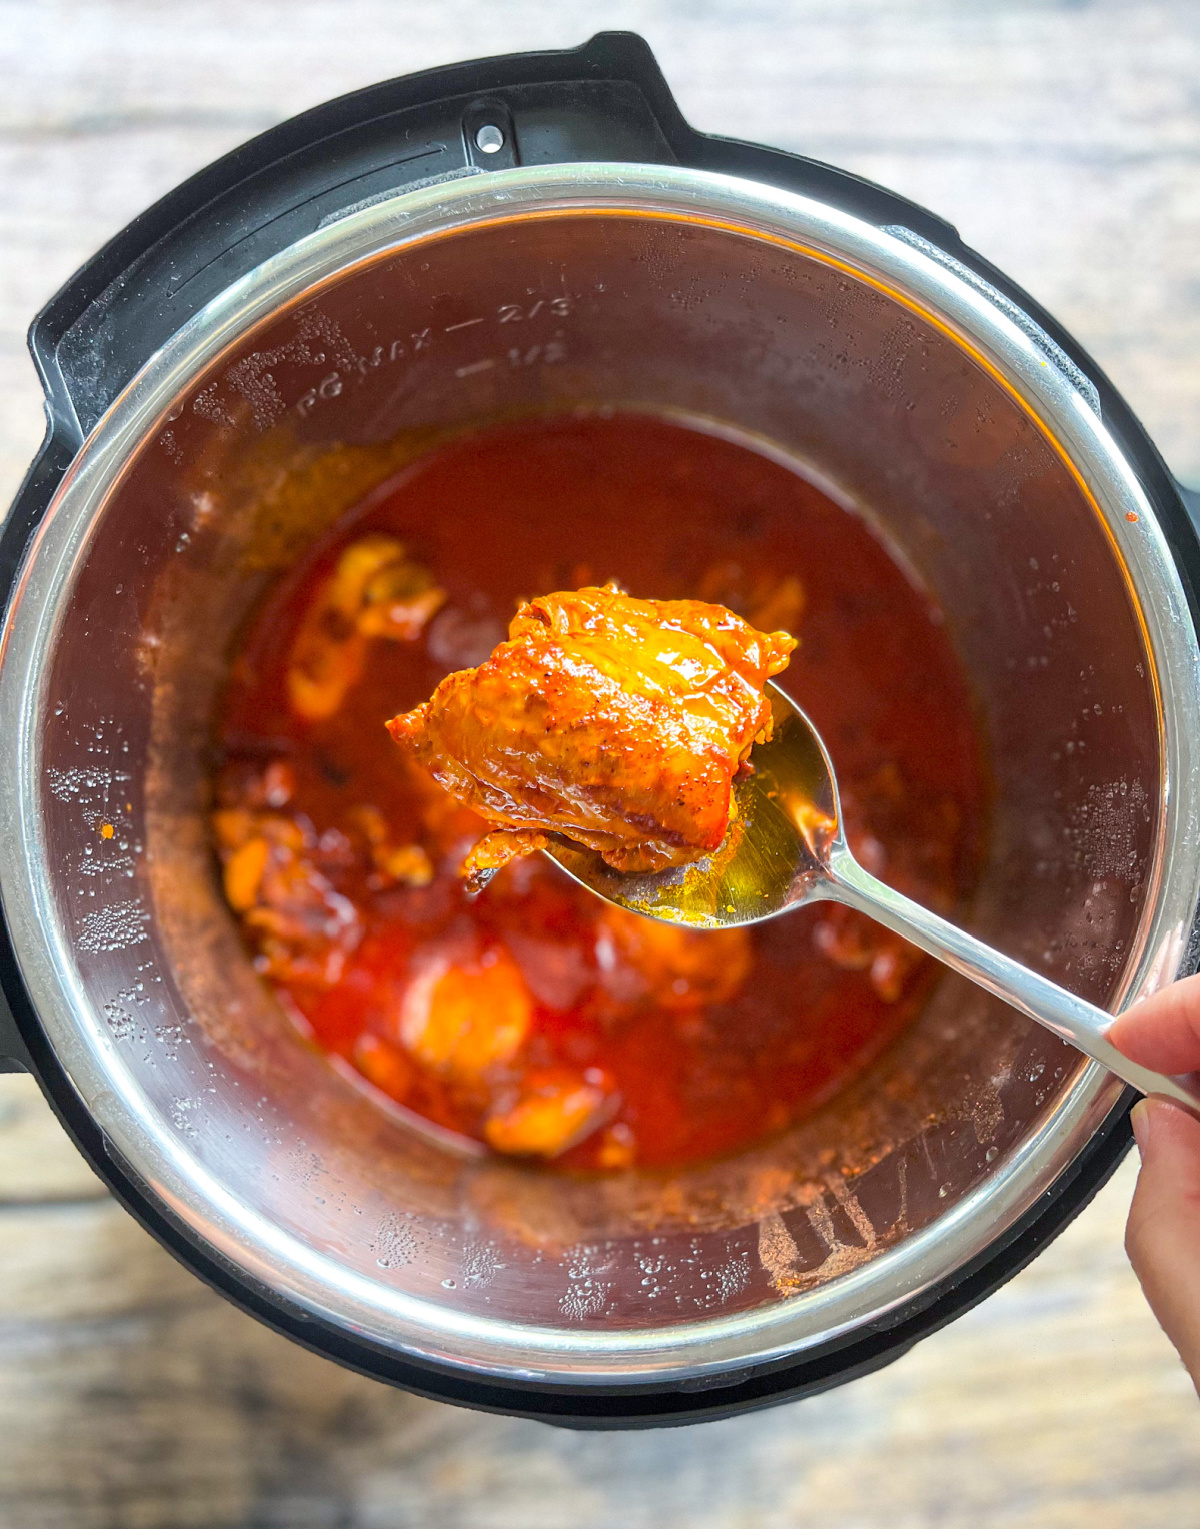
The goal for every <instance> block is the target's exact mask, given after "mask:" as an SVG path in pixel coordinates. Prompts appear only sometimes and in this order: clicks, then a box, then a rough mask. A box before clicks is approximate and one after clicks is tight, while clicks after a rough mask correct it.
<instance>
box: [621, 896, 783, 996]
mask: <svg viewBox="0 0 1200 1529" xmlns="http://www.w3.org/2000/svg"><path fill="white" fill-rule="evenodd" d="M753 962H754V946H753V942H752V941H751V938H750V931H749V930H748V929H703V930H700V929H686V928H684V927H683V926H682V925H680V924H665V923H661V922H660V921H659V920H657V919H649V918H642V917H641V916H640V915H639V914H637V913H629V912H627V911H626V910H625V909H624V908H618V907H616V906H614V905H612V904H610V905H609V906H608V907H606V908H605V909H604V911H603V913H602V914H601V915H600V918H599V920H598V921H597V924H596V965H597V966H598V967H599V969H600V983H601V986H602V987H603V988H604V990H605V991H606V992H607V993H608V994H609V996H610V997H612V998H614V999H615V1000H616V1001H617V1002H618V1003H646V1002H650V1003H653V1004H655V1005H656V1006H657V1007H658V1008H661V1009H671V1010H678V1009H689V1008H703V1007H704V1006H705V1005H706V1004H710V1003H728V1002H729V1001H730V999H732V998H734V997H736V995H737V992H738V990H739V989H740V987H741V985H742V983H743V982H744V981H745V980H746V978H747V976H749V974H750V968H751V966H752V965H753Z"/></svg>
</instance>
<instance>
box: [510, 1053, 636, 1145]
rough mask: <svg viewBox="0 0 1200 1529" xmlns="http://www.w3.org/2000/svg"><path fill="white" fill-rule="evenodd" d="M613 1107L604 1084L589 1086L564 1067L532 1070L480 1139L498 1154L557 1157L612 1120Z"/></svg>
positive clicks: (592, 1083) (598, 1083) (596, 1083)
mask: <svg viewBox="0 0 1200 1529" xmlns="http://www.w3.org/2000/svg"><path fill="white" fill-rule="evenodd" d="M617 1102H618V1101H617V1100H616V1098H615V1096H614V1095H613V1094H612V1093H611V1091H610V1090H608V1089H606V1088H605V1087H604V1086H603V1080H601V1081H598V1082H592V1081H591V1080H590V1079H589V1078H588V1077H585V1076H581V1075H580V1074H579V1073H577V1072H573V1071H572V1070H570V1069H569V1068H565V1067H547V1068H541V1069H538V1068H531V1069H530V1070H529V1071H528V1072H527V1073H526V1074H525V1076H524V1077H523V1078H522V1080H521V1085H520V1089H519V1092H518V1094H517V1097H516V1099H515V1100H514V1101H513V1102H512V1103H507V1101H506V1103H507V1107H502V1108H500V1109H498V1110H493V1112H492V1114H491V1115H489V1116H488V1118H487V1120H485V1121H484V1125H483V1134H484V1136H485V1138H486V1139H487V1143H488V1145H489V1146H490V1147H492V1148H493V1149H494V1150H495V1151H497V1152H507V1153H511V1154H512V1155H514V1156H521V1157H557V1156H558V1155H559V1153H560V1152H565V1151H566V1149H567V1148H568V1147H573V1146H574V1145H575V1143H576V1142H577V1141H582V1140H583V1138H584V1137H585V1136H589V1135H590V1134H591V1133H592V1132H593V1131H594V1130H595V1129H596V1127H597V1126H598V1125H600V1124H601V1122H602V1121H603V1120H604V1119H605V1118H606V1117H608V1118H611V1111H612V1107H613V1105H615V1104H616V1103H617ZM630 1160H632V1153H631V1154H630Z"/></svg>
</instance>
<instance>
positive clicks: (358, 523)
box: [214, 413, 985, 1169]
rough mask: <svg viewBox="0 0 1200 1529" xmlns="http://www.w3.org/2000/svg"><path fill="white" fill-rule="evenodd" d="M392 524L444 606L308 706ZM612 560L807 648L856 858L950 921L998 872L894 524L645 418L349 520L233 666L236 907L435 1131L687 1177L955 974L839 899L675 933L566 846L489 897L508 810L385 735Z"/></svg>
mask: <svg viewBox="0 0 1200 1529" xmlns="http://www.w3.org/2000/svg"><path fill="white" fill-rule="evenodd" d="M368 537H374V538H376V544H378V543H379V539H380V538H386V537H391V538H393V539H394V540H395V543H396V545H397V546H400V545H401V544H402V550H403V556H404V559H405V560H406V561H405V563H404V565H403V566H400V565H396V564H394V565H393V568H392V582H393V585H394V586H395V585H396V578H397V575H396V569H397V567H399V569H400V571H399V582H400V584H404V583H405V581H406V580H407V583H408V585H409V586H411V587H412V588H414V589H416V590H417V591H418V592H419V595H420V604H421V610H420V615H419V618H418V619H414V620H412V621H411V622H409V623H408V625H405V624H404V623H401V625H400V627H395V628H394V629H393V630H392V632H391V635H390V636H387V635H384V636H378V635H374V636H372V637H371V638H370V639H369V640H366V641H364V642H362V643H360V644H359V647H358V648H357V649H356V650H355V653H356V657H355V659H354V663H353V665H351V670H348V671H347V673H348V674H350V678H349V681H348V682H346V683H344V684H343V685H342V688H340V689H339V688H337V687H335V690H336V694H335V695H334V698H333V703H327V702H322V703H320V704H319V705H317V706H310V707H309V708H308V709H309V713H310V714H309V715H304V714H302V711H298V710H297V706H296V696H297V693H298V692H297V690H296V686H295V676H294V673H293V676H292V684H291V686H289V668H293V669H294V664H295V662H296V653H297V651H298V648H297V644H298V642H299V641H300V638H299V636H298V634H300V633H301V632H302V630H309V631H311V628H312V612H313V611H314V609H315V608H316V605H317V604H319V602H320V600H321V599H322V598H324V599H325V600H326V602H328V598H329V597H328V590H329V588H330V581H331V579H332V578H333V575H334V572H335V571H336V570H337V569H338V568H344V567H345V566H346V562H345V559H344V555H345V553H346V550H347V549H348V548H351V547H354V546H357V545H362V544H363V542H364V538H368ZM610 578H612V579H616V580H617V581H618V582H619V583H620V584H621V586H622V587H623V588H625V589H627V590H629V591H630V592H631V593H632V594H634V595H638V596H644V597H647V598H651V597H652V598H658V599H678V598H685V597H698V598H703V599H708V600H714V601H717V602H719V603H722V604H725V605H728V606H730V607H731V608H733V609H734V610H736V611H738V613H739V614H741V615H744V616H745V617H746V618H747V619H748V620H750V621H751V622H752V623H754V624H755V625H757V626H759V627H760V628H766V629H772V628H776V627H783V628H786V629H787V630H790V631H791V632H793V634H794V635H795V636H797V637H798V638H799V639H800V646H799V649H798V651H797V652H796V654H795V655H794V657H793V659H792V662H791V666H790V668H788V669H787V670H786V671H785V673H784V674H783V675H782V677H781V683H782V684H783V685H784V687H785V688H786V689H787V690H788V691H789V692H790V693H792V694H793V695H794V696H795V697H796V698H797V699H798V700H799V701H801V703H802V704H803V705H804V706H805V708H806V709H807V711H808V712H809V714H810V715H811V716H812V718H813V720H814V721H815V723H816V724H817V726H818V728H819V729H820V730H821V733H822V735H823V736H824V738H825V740H826V742H827V744H828V746H829V749H830V752H831V754H832V757H833V760H834V763H835V766H836V768H837V771H838V777H839V781H840V783H841V786H842V794H843V802H844V807H845V814H846V820H847V828H848V832H849V835H850V839H851V842H852V844H853V846H854V847H855V849H856V851H857V852H858V854H859V855H860V857H861V858H862V860H863V861H864V863H865V864H867V865H868V866H869V867H870V868H871V869H872V870H874V871H876V873H877V874H880V875H882V876H883V877H884V878H885V879H886V880H888V881H889V882H891V883H892V884H893V885H895V886H896V887H898V888H900V889H901V890H903V891H906V892H908V893H910V894H911V895H913V896H916V897H918V898H920V899H922V900H924V901H926V902H927V903H929V904H930V905H931V906H934V907H938V908H942V909H945V910H949V909H951V908H953V906H954V904H955V903H956V901H957V900H958V899H959V898H961V897H962V896H963V895H964V894H965V893H967V892H968V891H969V890H970V886H971V883H972V879H973V875H974V871H975V867H976V864H977V860H978V856H979V851H980V843H981V834H982V824H983V809H984V794H985V793H984V776H983V770H982V765H981V755H980V748H979V742H978V738H977V735H976V731H975V726H974V722H973V715H972V708H971V705H970V700H969V696H968V693H967V689H966V685H965V683H964V679H963V676H962V674H961V672H960V670H959V668H958V666H957V663H956V661H955V657H954V654H953V651H952V649H951V646H950V643H949V641H948V639H947V636H946V634H945V632H944V630H943V628H942V625H941V621H940V615H939V613H938V611H937V610H936V609H935V608H934V607H933V606H932V605H931V603H930V601H929V599H928V597H927V596H926V595H925V594H923V593H921V592H920V591H918V589H917V588H916V587H914V585H913V584H912V583H911V582H910V580H909V578H908V577H907V576H906V574H905V573H904V572H903V571H902V569H901V568H900V566H899V565H898V563H897V562H896V561H895V560H894V559H893V557H892V556H891V555H890V554H889V553H888V551H887V550H886V548H885V546H884V545H883V543H882V542H881V541H880V540H879V539H878V537H877V536H876V535H875V534H874V533H873V532H872V531H871V529H870V528H869V526H868V525H867V524H866V522H865V521H863V520H862V519H861V518H859V517H858V516H856V515H854V514H852V513H849V512H848V511H846V510H845V509H843V508H841V507H840V506H838V505H836V504H835V503H833V502H832V501H831V500H830V499H829V498H828V497H827V496H826V495H824V494H823V493H821V492H820V491H819V490H818V489H816V488H815V487H813V486H812V485H811V484H809V483H808V482H806V481H805V480H803V479H802V478H800V477H799V476H797V475H796V474H795V473H793V472H792V471H790V470H789V469H788V468H786V467H784V466H782V465H780V464H779V463H777V462H775V461H773V460H771V459H769V458H767V457H765V456H763V455H760V454H759V453H757V452H755V451H753V450H750V449H748V448H747V447H745V446H743V445H740V444H735V443H733V442H731V441H729V440H726V439H723V438H720V437H717V436H713V435H708V434H704V433H701V432H699V431H697V430H692V429H689V428H685V427H683V426H681V425H679V424H674V423H668V422H666V421H663V420H659V419H655V418H651V417H647V416H642V415H636V414H619V413H618V414H614V415H612V416H610V417H598V416H596V417H588V418H570V419H563V418H560V419H552V420H541V421H536V422H529V423H524V424H519V425H509V426H503V427H498V428H495V429H493V430H490V431H488V432H486V433H483V434H479V435H475V436H472V437H468V438H464V439H460V440H458V441H456V442H454V443H452V444H449V445H446V446H443V447H441V448H439V449H438V450H435V451H433V452H432V453H430V454H429V455H428V456H426V457H424V458H422V459H421V460H419V461H418V462H416V463H415V464H413V465H412V466H411V467H410V468H408V469H407V470H406V471H405V472H404V473H402V474H401V475H400V476H399V477H398V478H396V479H395V480H393V481H392V482H391V483H390V484H387V485H385V486H384V487H383V488H382V489H381V490H379V491H377V492H376V493H375V494H373V495H372V496H371V497H370V498H369V500H368V501H367V502H366V503H364V504H363V505H361V506H360V507H359V508H358V509H357V510H355V511H353V512H352V513H351V514H349V515H348V516H346V517H345V518H344V519H343V520H342V522H341V523H340V525H339V526H338V527H337V528H336V529H335V530H334V532H333V533H331V534H330V535H329V536H327V537H326V538H324V539H323V540H322V542H321V543H320V544H319V545H318V546H317V547H316V548H315V549H314V550H313V552H312V553H311V554H310V556H309V557H308V558H307V559H306V560H304V561H303V562H302V563H301V564H300V565H299V566H297V567H296V568H294V569H293V570H292V571H291V573H290V574H289V575H288V576H287V577H285V579H284V580H283V581H281V583H280V584H279V586H278V587H277V588H276V589H275V590H274V591H273V592H272V593H271V594H270V595H269V597H268V598H267V599H266V601H265V602H264V604H263V606H262V608H261V610H260V611H259V612H258V614H257V616H256V619H255V621H254V623H253V625H252V628H251V630H250V631H249V634H248V636H247V638H246V640H245V642H244V645H243V647H242V649H241V651H240V652H239V654H238V656H237V659H236V661H235V665H234V670H233V676H232V679H231V683H230V686H229V690H228V694H227V698H226V702H225V706H224V711H223V715H222V717H221V721H220V727H219V742H220V746H221V755H222V764H221V767H220V771H219V776H218V784H217V794H218V811H217V812H216V814H215V815H214V822H215V825H216V830H217V840H218V848H219V851H220V853H221V856H222V860H223V862H224V866H225V884H226V889H227V893H228V895H229V897H230V901H231V903H232V904H233V905H234V907H235V909H236V910H237V911H238V912H239V913H240V915H241V917H242V920H243V926H244V930H245V934H246V938H247V940H248V942H249V943H250V946H251V948H252V950H253V951H254V953H255V959H256V963H257V965H258V967H259V969H260V971H262V972H263V974H264V976H265V977H266V978H267V980H269V981H270V982H271V983H272V984H273V986H274V987H275V989H276V991H277V992H278V993H279V995H280V996H281V998H282V999H283V1001H284V1002H285V1005H286V1006H287V1007H288V1009H289V1011H290V1012H291V1013H292V1014H293V1016H294V1017H295V1019H296V1021H297V1023H299V1024H300V1025H301V1026H302V1027H303V1028H304V1029H305V1030H306V1031H307V1032H308V1033H310V1034H311V1037H312V1039H313V1041H314V1042H315V1043H316V1044H317V1045H318V1046H319V1047H321V1048H322V1049H324V1050H325V1051H326V1052H328V1053H329V1054H331V1055H332V1056H334V1057H336V1058H340V1059H341V1062H340V1063H339V1065H342V1066H349V1067H352V1068H353V1069H355V1072H356V1074H357V1075H359V1076H360V1077H361V1078H363V1079H365V1080H366V1081H367V1083H368V1084H370V1085H372V1086H373V1087H374V1088H376V1089H379V1090H381V1091H382V1093H383V1094H385V1095H387V1096H389V1097H390V1098H391V1099H393V1100H395V1101H396V1102H397V1103H398V1104H400V1105H402V1106H403V1107H405V1108H406V1109H408V1110H411V1111H413V1112H415V1113H416V1114H417V1115H418V1116H421V1117H424V1118H425V1119H427V1120H429V1121H432V1122H434V1123H436V1124H437V1125H439V1126H442V1127H446V1128H448V1129H450V1130H452V1131H455V1132H457V1133H460V1134H461V1135H463V1136H466V1137H469V1138H473V1139H475V1140H477V1141H483V1142H490V1144H491V1145H492V1146H493V1147H496V1148H498V1149H499V1150H504V1151H516V1152H524V1153H527V1154H531V1155H533V1156H538V1157H541V1158H543V1159H546V1160H549V1161H551V1162H553V1163H554V1164H555V1165H556V1166H560V1167H567V1168H574V1169H597V1168H600V1169H605V1168H608V1169H615V1168H621V1167H626V1166H629V1165H631V1164H634V1163H636V1164H638V1165H641V1166H646V1167H656V1166H665V1165H673V1164H680V1163H684V1162H688V1161H692V1160H695V1159H699V1158H704V1157H708V1156H711V1155H713V1154H717V1153H726V1152H730V1151H732V1150H734V1149H736V1148H738V1147H741V1146H743V1145H745V1144H747V1143H748V1142H751V1141H753V1140H755V1139H757V1138H760V1137H762V1136H764V1135H765V1134H768V1133H770V1132H774V1131H778V1130H780V1129H782V1128H783V1127H785V1126H786V1125H788V1124H790V1123H791V1122H793V1121H795V1120H796V1119H798V1118H799V1117H801V1116H802V1115H804V1114H805V1113H807V1112H809V1111H811V1110H812V1109H813V1108H814V1107H815V1106H816V1105H817V1104H818V1103H820V1102H821V1101H823V1100H824V1099H826V1098H828V1097H829V1095H830V1094H832V1093H833V1092H834V1091H835V1090H837V1089H838V1088H839V1087H841V1086H842V1085H844V1084H845V1083H846V1082H847V1081H848V1080H849V1079H851V1078H852V1077H854V1076H855V1075H856V1074H857V1073H858V1072H859V1071H861V1069H862V1068H863V1067H864V1066H865V1065H866V1064H867V1062H868V1061H869V1060H870V1059H871V1058H873V1057H874V1056H875V1055H876V1054H877V1053H878V1052H879V1051H880V1049H881V1048H882V1047H883V1046H885V1045H886V1044H887V1043H888V1042H889V1041H890V1040H891V1039H893V1038H894V1037H895V1036H896V1035H898V1034H899V1033H900V1032H901V1031H902V1030H903V1029H904V1028H905V1027H906V1026H907V1025H908V1024H909V1023H911V1021H912V1020H913V1018H914V1017H915V1015H916V1014H917V1012H918V1011H919V1009H920V1007H921V1005H922V1003H923V1002H924V999H925V997H926V995H927V993H928V989H929V986H930V983H931V981H932V979H933V977H934V976H935V974H936V971H935V968H934V967H933V966H932V963H930V962H929V961H927V959H926V958H924V957H922V956H920V955H918V954H917V953H916V952H915V951H914V950H912V948H911V947H909V946H907V945H905V944H904V943H903V942H901V941H900V940H898V939H897V938H896V937H894V936H892V935H890V934H888V933H886V932H885V931H883V930H881V929H880V928H878V926H876V925H874V924H872V923H871V922H870V921H869V920H867V919H865V918H863V917H862V916H860V915H857V914H853V913H850V912H849V911H848V910H845V909H842V908H838V907H835V906H834V905H832V904H828V905H824V906H822V907H819V908H814V909H809V910H804V911H802V912H799V913H796V914H792V915H789V916H788V917H786V918H783V919H779V920H776V921H774V922H771V923H767V924H764V925H761V926H757V927H755V928H753V929H747V930H734V931H727V932H720V933H705V932H695V931H685V930H676V929H673V928H670V927H669V926H663V925H654V924H650V923H649V922H648V921H646V920H641V919H637V918H634V917H632V916H631V915H626V914H622V913H620V912H619V911H617V910H612V909H607V908H606V907H605V906H604V905H603V904H602V903H600V902H599V900H597V899H595V898H593V897H592V896H591V895H590V894H588V893H586V892H584V891H582V890H581V889H579V888H577V887H576V886H574V885H573V884H572V883H571V882H569V881H568V880H567V878H566V877H565V876H564V875H563V874H562V873H561V872H559V871H558V870H557V868H556V867H554V866H553V865H551V864H550V863H549V862H548V861H546V860H544V859H543V858H541V857H537V858H535V859H533V860H529V861H522V862H517V863H514V864H512V865H510V866H509V867H507V868H506V869H505V870H504V871H502V872H501V873H500V874H499V875H498V876H497V877H496V878H495V880H494V881H493V882H492V883H491V885H490V886H489V887H488V889H487V890H486V891H485V892H484V893H483V894H482V895H480V896H479V897H477V898H476V899H474V900H471V899H469V898H468V897H467V896H466V895H465V893H464V891H463V889H462V886H461V883H460V880H459V876H458V867H459V865H460V864H461V862H462V859H463V858H464V856H465V854H466V852H467V850H468V849H469V848H470V846H471V845H472V843H473V842H474V841H475V839H477V838H478V837H479V836H480V835H481V834H482V833H483V831H484V825H483V824H482V822H481V820H479V819H478V818H476V817H475V816H474V815H473V814H472V813H470V812H469V811H468V810H466V809H464V808H461V807H459V806H457V805H456V804H455V803H454V802H453V801H451V799H450V798H449V797H447V796H446V795H445V794H444V793H443V792H442V791H441V790H440V788H439V787H437V786H436V785H434V783H433V782H432V781H431V780H430V779H429V778H428V777H423V776H420V775H419V774H418V773H417V771H416V769H415V767H413V766H411V765H407V764H405V762H404V760H403V758H402V757H401V756H400V755H399V751H398V750H397V749H396V747H395V745H394V744H393V743H392V742H391V740H390V739H389V737H388V735H387V733H386V732H385V730H384V726H383V723H384V720H385V719H386V718H388V717H390V716H393V715H394V714H395V713H397V712H399V711H404V710H406V709H408V708H411V707H413V706H415V705H416V704H417V703H418V702H420V701H422V700H423V699H425V698H426V697H428V696H429V695H430V693H431V692H432V691H433V689H434V687H435V686H436V684H437V683H438V681H439V680H441V679H442V678H443V676H444V675H445V674H446V673H448V672H449V671H450V670H451V669H455V668H460V667H464V666H466V665H470V664H476V663H478V662H480V661H481V660H482V658H484V657H485V656H486V655H487V653H488V652H490V650H491V648H492V647H493V646H494V645H495V644H496V643H497V642H499V641H501V640H502V638H503V636H504V633H505V629H506V627H507V623H508V620H509V618H510V617H511V615H512V613H513V611H514V609H515V607H516V604H517V602H518V601H519V600H520V599H521V598H522V597H528V596H531V595H536V594H539V593H542V592H544V591H547V590H552V589H563V588H569V587H578V586H580V585H583V584H590V583H601V582H603V581H605V580H607V579H610ZM431 589H432V590H433V591H434V593H432V594H431V593H430V591H431ZM322 591H325V592H326V593H325V594H324V595H322ZM306 615H307V618H308V628H305V625H304V624H305V620H306ZM334 625H335V626H336V622H334ZM377 625H378V624H376V626H377ZM371 630H372V631H373V632H374V631H376V627H373V628H371ZM343 636H344V634H343ZM352 641H354V642H358V639H357V638H353V639H352ZM339 651H341V650H339ZM346 651H347V652H348V651H349V649H348V648H347V649H346ZM351 671H352V672H351ZM343 690H344V693H343ZM329 704H333V710H332V711H330V710H329ZM322 711H326V712H328V714H327V715H320V714H319V713H321V712H322ZM235 862H236V863H235ZM548 1122H549V1123H548ZM555 1122H557V1124H555ZM563 1122H566V1124H564V1123H563ZM556 1131H557V1133H558V1134H557V1135H556V1134H555V1132H556ZM531 1133H532V1134H531Z"/></svg>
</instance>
